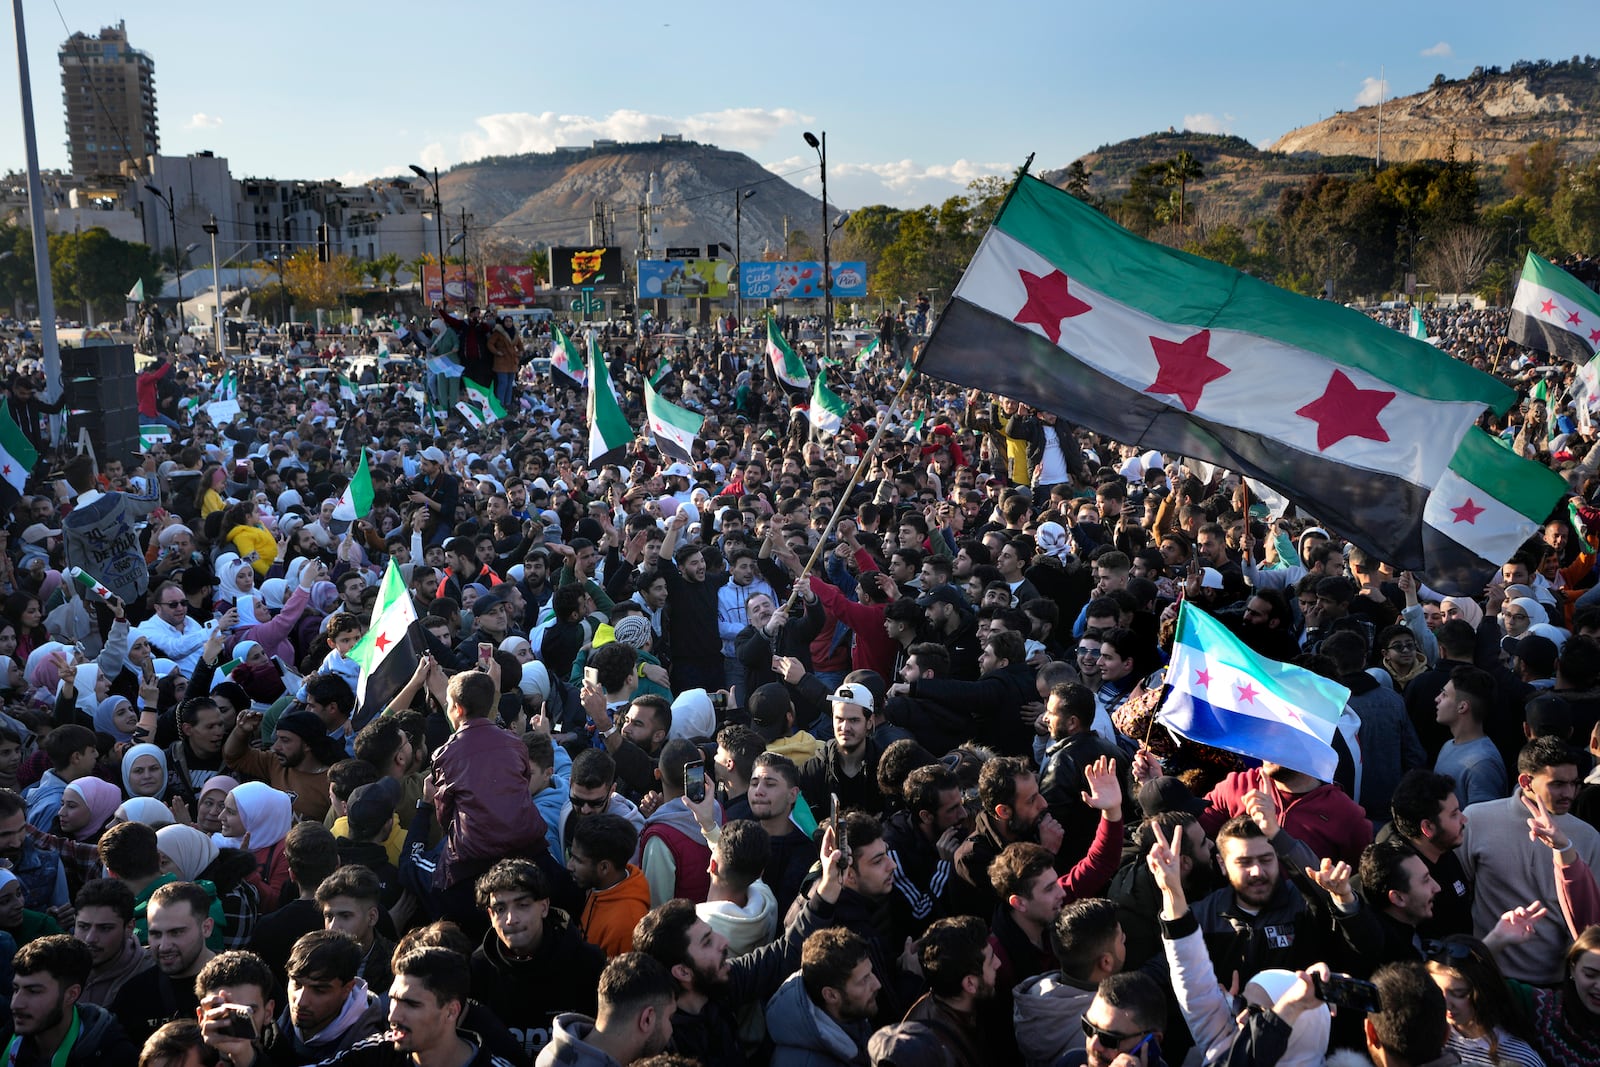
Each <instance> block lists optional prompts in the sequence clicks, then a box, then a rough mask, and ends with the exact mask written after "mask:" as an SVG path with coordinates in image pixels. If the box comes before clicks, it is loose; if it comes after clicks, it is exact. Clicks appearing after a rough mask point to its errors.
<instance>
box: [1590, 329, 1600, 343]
mask: <svg viewBox="0 0 1600 1067" xmlns="http://www.w3.org/2000/svg"><path fill="white" fill-rule="evenodd" d="M1589 343H1590V344H1592V345H1600V330H1590V331H1589Z"/></svg>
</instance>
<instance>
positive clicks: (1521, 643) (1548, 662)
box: [1500, 634, 1560, 678]
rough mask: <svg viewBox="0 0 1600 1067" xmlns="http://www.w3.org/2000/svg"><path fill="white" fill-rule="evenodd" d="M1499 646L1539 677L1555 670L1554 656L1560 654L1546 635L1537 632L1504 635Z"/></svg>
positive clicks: (1543, 676) (1551, 673)
mask: <svg viewBox="0 0 1600 1067" xmlns="http://www.w3.org/2000/svg"><path fill="white" fill-rule="evenodd" d="M1500 647H1501V648H1502V649H1504V650H1505V651H1506V652H1508V653H1509V654H1511V655H1513V656H1515V657H1516V658H1517V659H1520V660H1521V661H1522V662H1523V663H1525V664H1527V667H1528V669H1529V670H1531V671H1532V672H1533V673H1534V674H1537V675H1539V676H1540V677H1541V678H1547V677H1549V676H1551V675H1553V674H1555V672H1556V657H1557V656H1558V655H1560V650H1559V649H1557V648H1556V643H1555V642H1554V641H1552V640H1550V639H1549V638H1548V637H1543V636H1541V635H1539V634H1523V635H1522V636H1521V637H1506V638H1502V639H1501V641H1500Z"/></svg>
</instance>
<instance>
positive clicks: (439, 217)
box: [411, 163, 444, 304]
mask: <svg viewBox="0 0 1600 1067" xmlns="http://www.w3.org/2000/svg"><path fill="white" fill-rule="evenodd" d="M411 172H412V173H413V174H415V175H416V176H417V177H419V178H421V179H422V180H423V181H425V182H427V183H428V185H429V186H431V187H432V188H433V230H434V239H435V240H436V241H438V243H439V302H440V303H441V304H442V303H444V202H443V201H442V200H440V198H439V168H438V167H434V168H433V177H432V178H429V177H428V172H427V171H425V170H423V169H422V168H421V167H419V166H417V165H416V164H415V163H413V164H411ZM423 295H424V297H426V295H427V294H426V293H424V294H423Z"/></svg>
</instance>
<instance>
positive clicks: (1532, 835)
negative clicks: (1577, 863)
mask: <svg viewBox="0 0 1600 1067" xmlns="http://www.w3.org/2000/svg"><path fill="white" fill-rule="evenodd" d="M1518 795H1519V796H1520V797H1521V799H1522V806H1523V807H1525V808H1527V809H1528V814H1529V815H1530V816H1531V818H1529V819H1528V839H1529V840H1531V841H1538V842H1539V843H1540V844H1542V845H1545V846H1547V847H1549V848H1552V849H1554V850H1555V851H1557V852H1565V851H1566V850H1567V849H1569V848H1571V847H1572V839H1571V838H1569V837H1568V836H1567V835H1566V832H1565V831H1563V830H1562V829H1561V827H1560V826H1558V825H1557V824H1556V819H1555V816H1554V815H1551V814H1550V809H1549V808H1547V807H1545V806H1544V801H1542V800H1540V799H1539V798H1538V797H1536V796H1534V795H1533V794H1532V793H1529V792H1527V791H1526V790H1522V791H1519V794H1518Z"/></svg>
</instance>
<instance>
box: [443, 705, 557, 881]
mask: <svg viewBox="0 0 1600 1067" xmlns="http://www.w3.org/2000/svg"><path fill="white" fill-rule="evenodd" d="M532 766H533V765H532V764H531V763H530V762H529V760H528V749H527V746H526V745H524V744H523V743H522V740H521V739H520V738H518V737H517V736H515V735H514V734H512V733H510V732H508V731H506V730H502V729H501V728H500V727H498V726H496V725H495V724H494V723H493V722H491V721H490V720H488V719H468V720H467V721H466V722H464V723H462V724H461V729H459V730H457V731H456V732H455V733H454V734H452V735H451V736H450V739H449V740H448V741H446V742H445V743H444V744H443V745H441V746H440V748H439V751H438V752H436V753H435V754H434V757H433V770H432V772H431V774H432V777H433V783H434V794H433V806H434V810H435V812H436V813H437V814H438V816H439V825H440V826H441V827H443V828H444V853H443V854H442V855H441V856H440V859H439V866H438V868H437V869H436V870H435V871H434V886H435V888H439V889H443V888H446V887H448V886H449V885H450V884H451V882H453V881H454V880H455V876H454V872H455V871H456V870H459V869H460V868H461V867H462V866H463V865H469V864H472V863H474V861H481V860H498V859H503V858H505V857H507V856H519V855H520V856H527V855H532V854H533V852H534V850H535V849H539V848H546V847H548V846H547V845H546V844H545V840H544V835H545V823H544V818H543V817H542V816H541V815H540V814H539V808H538V806H537V805H536V804H534V802H533V797H532V795H531V794H530V793H529V791H528V790H529V786H530V783H531V781H532V775H531V771H532Z"/></svg>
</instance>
